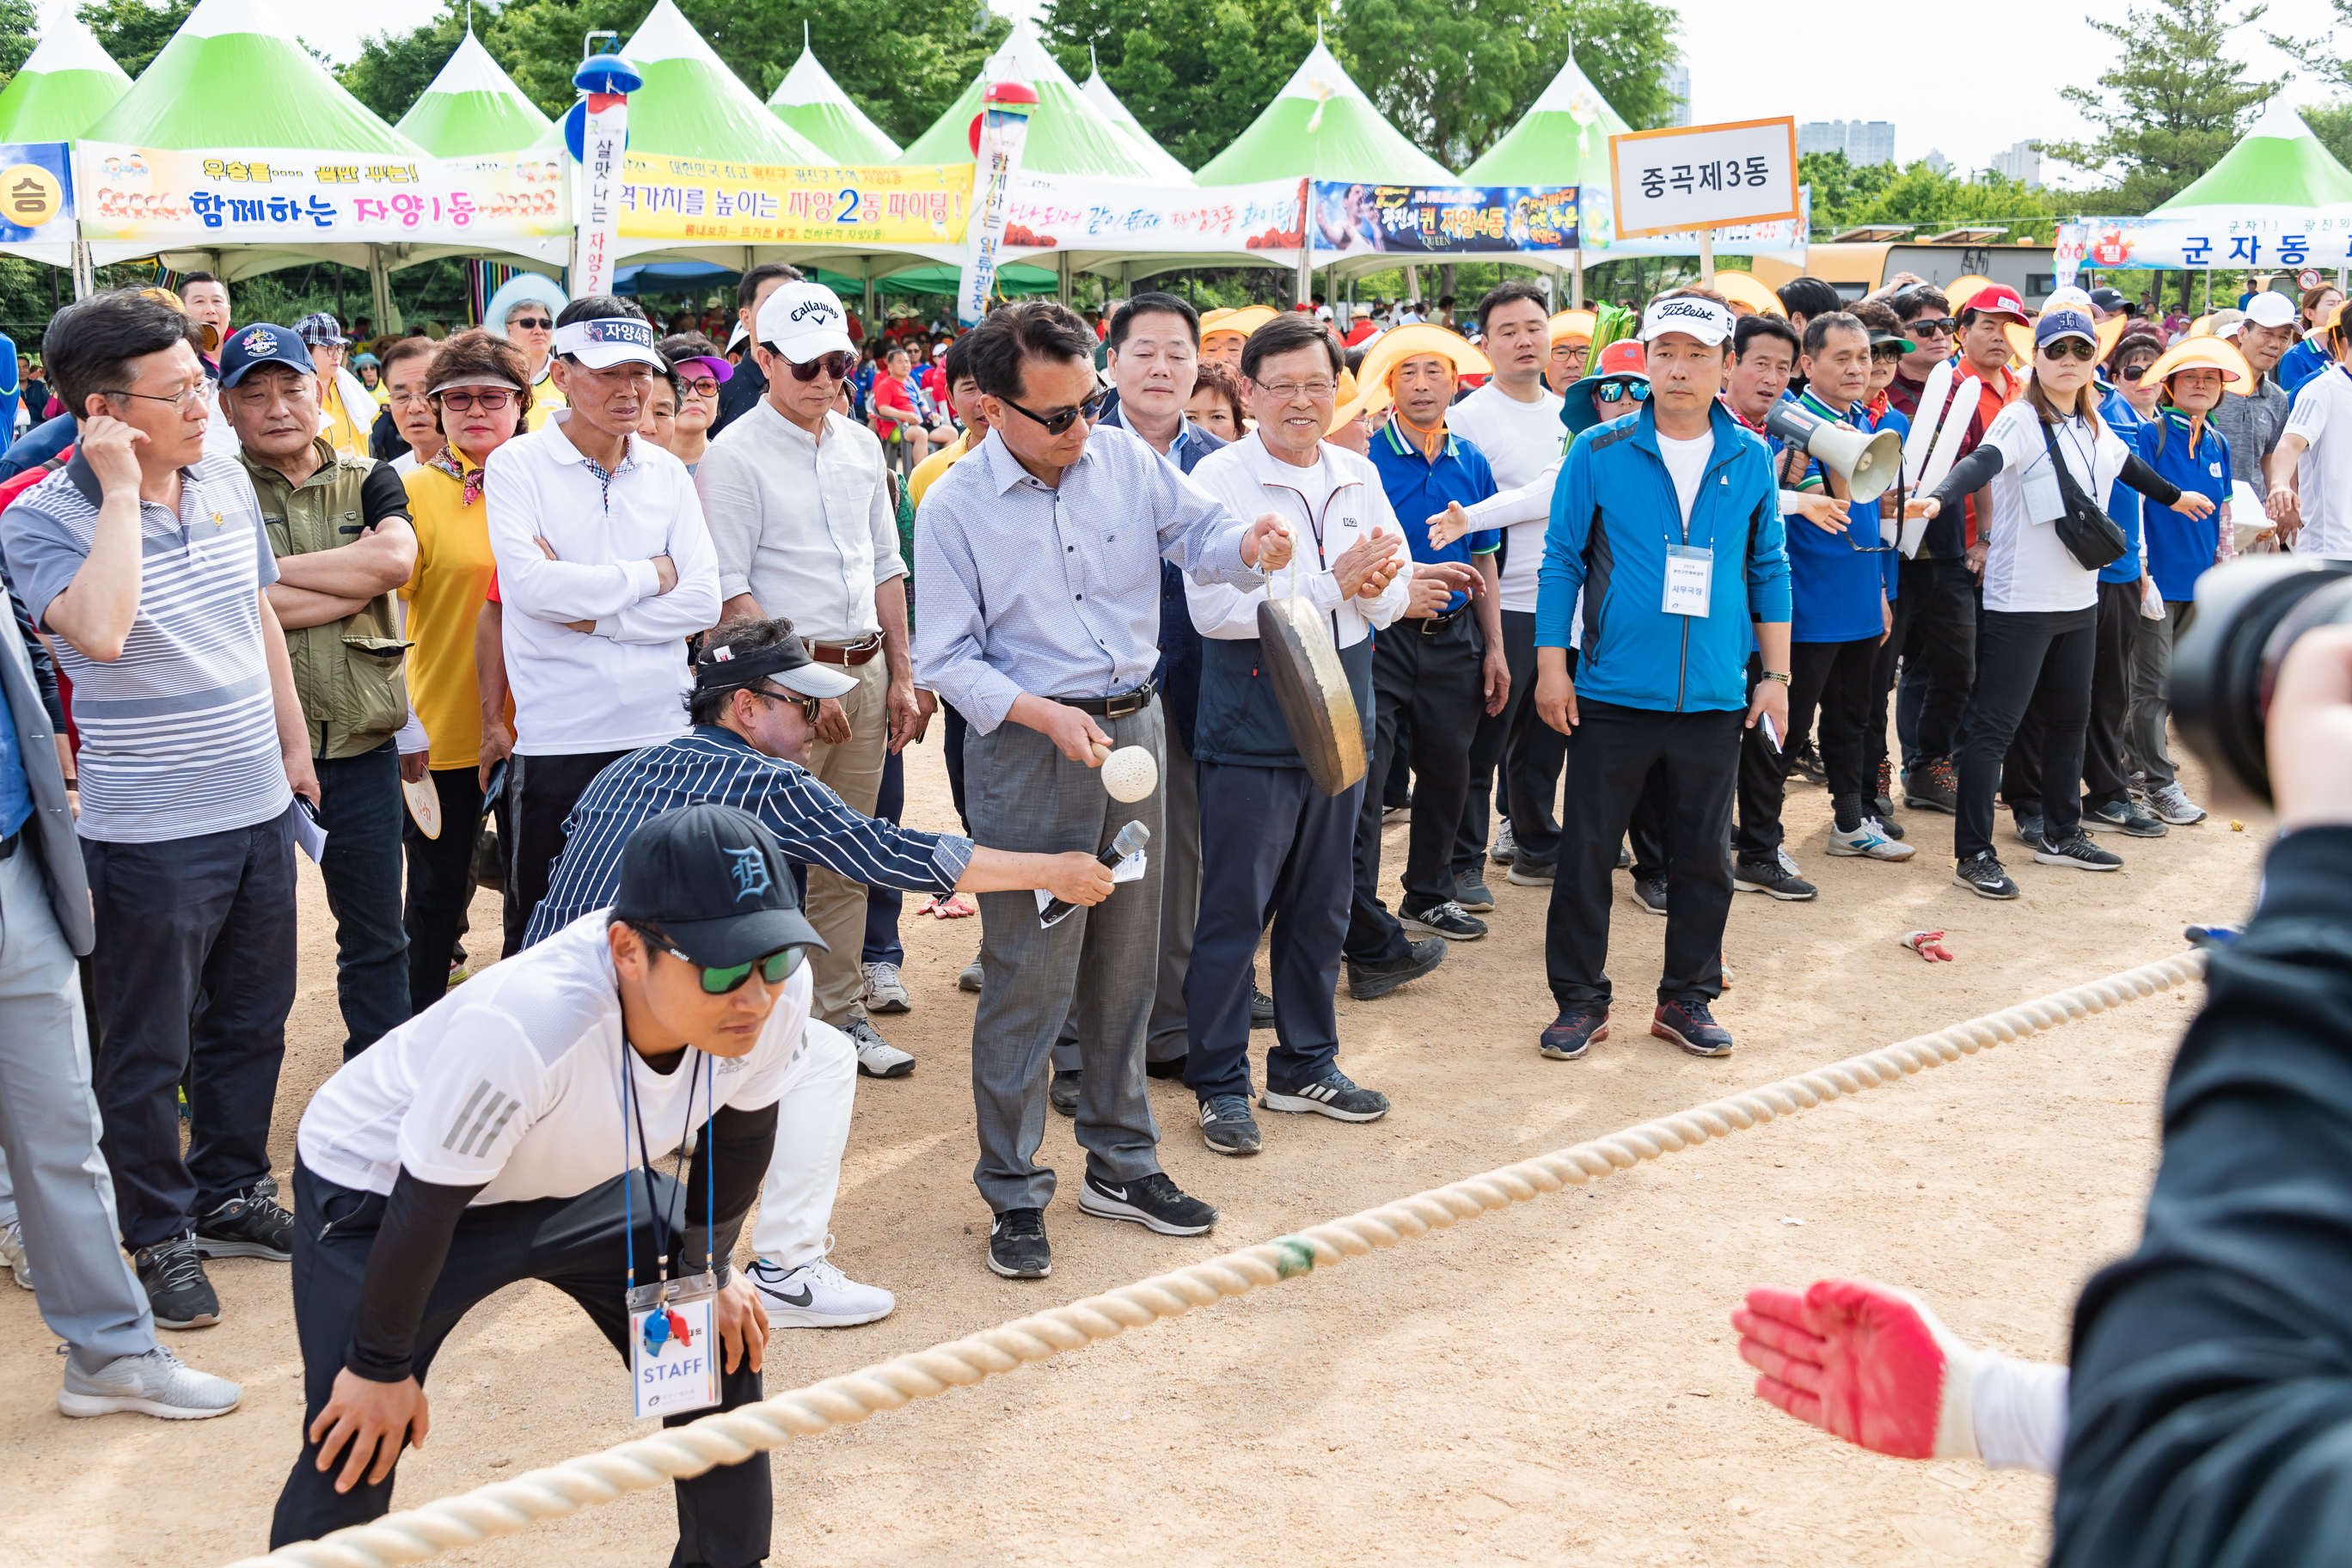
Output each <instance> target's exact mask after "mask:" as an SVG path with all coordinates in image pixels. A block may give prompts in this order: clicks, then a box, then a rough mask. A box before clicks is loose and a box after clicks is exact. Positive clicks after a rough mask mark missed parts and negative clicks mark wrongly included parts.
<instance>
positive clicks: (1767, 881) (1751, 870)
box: [1731, 860, 1821, 904]
mask: <svg viewBox="0 0 2352 1568" xmlns="http://www.w3.org/2000/svg"><path fill="white" fill-rule="evenodd" d="M1731 889H1732V891H1734V892H1736V893H1769V894H1770V895H1771V896H1772V897H1774V898H1776V899H1778V900H1780V901H1781V902H1782V903H1795V904H1801V903H1803V902H1804V901H1805V900H1808V899H1811V898H1813V897H1815V896H1816V895H1818V894H1819V893H1820V892H1821V889H1819V888H1816V887H1814V886H1813V885H1812V884H1811V882H1808V881H1806V880H1805V879H1803V878H1802V877H1792V876H1790V875H1789V873H1788V872H1786V871H1784V870H1782V869H1781V868H1780V862H1779V861H1777V860H1774V861H1770V862H1769V863H1766V864H1762V865H1759V864H1758V863H1756V862H1755V861H1752V860H1743V861H1741V862H1740V863H1739V864H1738V865H1737V866H1735V867H1733V868H1732V870H1731Z"/></svg>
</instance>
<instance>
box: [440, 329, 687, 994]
mask: <svg viewBox="0 0 2352 1568" xmlns="http://www.w3.org/2000/svg"><path fill="white" fill-rule="evenodd" d="M668 368H669V367H668V366H667V364H666V363H664V362H663V360H662V357H661V354H660V353H659V352H658V351H657V350H656V348H655V347H654V333H653V327H652V325H651V323H649V322H648V321H646V319H645V316H644V314H643V313H642V312H641V311H639V310H638V309H637V307H636V306H635V305H634V304H632V303H630V302H629V301H628V300H620V299H615V298H614V297H613V296H611V295H603V294H592V295H589V296H587V297H586V298H584V299H579V300H573V301H572V303H570V304H569V305H566V306H565V307H564V308H563V310H562V311H561V312H560V313H559V314H558V316H557V318H556V328H555V367H554V369H552V370H551V371H550V372H549V373H548V374H549V377H550V379H551V380H552V381H553V382H554V384H555V387H556V390H557V391H559V392H561V393H562V394H563V395H564V399H565V402H566V404H567V405H568V406H566V407H563V408H560V409H558V410H557V411H556V413H555V415H554V416H553V417H551V419H549V421H548V422H547V423H546V424H545V425H543V426H541V427H540V428H538V429H536V430H532V431H530V432H529V433H527V434H525V435H521V436H518V437H514V438H513V439H512V440H509V441H507V442H504V443H502V444H500V446H499V449H498V450H497V451H495V452H493V453H491V454H490V456H489V458H488V460H487V461H486V462H485V464H484V476H485V478H484V483H483V486H482V494H483V497H484V505H485V507H486V508H487V510H488V525H489V535H490V550H491V553H492V554H493V555H495V556H496V557H497V559H498V565H499V580H498V593H499V599H500V601H501V602H502V605H503V608H502V610H501V612H500V616H499V641H500V645H501V647H502V649H503V652H504V654H505V664H506V675H507V684H508V689H509V691H510V693H511V694H512V696H513V699H514V709H515V717H514V728H515V742H514V751H513V752H512V753H511V755H510V756H509V761H508V769H507V810H508V820H509V823H510V824H511V826H512V828H513V841H512V842H511V843H510V844H509V845H508V847H507V848H508V863H507V886H506V945H505V949H504V951H505V953H506V955H507V956H509V957H511V956H513V955H514V954H515V953H516V952H519V951H520V949H521V947H522V936H523V928H524V927H525V926H526V925H527V924H528V923H529V921H530V911H531V910H532V908H533V907H534V906H536V905H537V904H538V902H539V900H541V898H542V897H543V896H545V894H546V892H547V878H548V871H549V868H551V866H553V865H554V863H555V858H556V856H558V855H559V854H561V853H562V850H563V820H564V818H565V817H566V816H569V815H570V814H571V811H572V805H573V803H574V802H576V801H577V800H578V799H579V798H580V792H581V791H582V790H583V789H585V788H586V787H587V785H588V781H589V780H591V779H593V778H594V777H595V776H596V775H597V773H600V772H602V771H603V770H604V766H605V764H607V763H612V762H614V761H615V760H616V759H618V758H619V757H621V756H622V755H623V754H624V753H625V752H634V751H635V750H636V749H637V748H638V747H639V746H647V745H652V744H653V743H655V742H658V741H666V740H667V739H669V737H671V736H672V735H675V734H677V732H678V731H680V730H683V729H684V728H686V715H685V713H684V712H683V711H682V710H681V708H680V704H679V699H680V697H681V696H682V695H683V694H684V693H685V691H686V689H687V685H688V680H687V673H686V639H687V638H688V637H691V636H693V635H694V634H695V633H697V632H700V631H705V630H707V629H709V627H710V626H712V625H714V624H716V623H717V621H718V619H719V563H718V558H717V557H716V555H715V554H714V553H713V552H712V550H711V544H710V531H709V529H707V528H706V527H704V526H703V521H702V503H701V502H700V501H699V500H697V499H696V496H695V491H694V479H693V477H692V476H691V475H689V474H688V472H687V471H686V465H685V464H683V463H681V462H679V461H678V460H677V458H674V457H672V456H671V455H670V454H669V453H667V452H665V451H663V450H662V449H661V448H660V447H656V446H655V445H654V444H653V443H652V442H650V441H646V440H642V439H640V438H639V437H638V436H637V433H636V432H637V424H638V421H639V419H640V418H641V416H643V414H644V412H645V404H646V397H647V396H648V395H649V394H650V393H651V392H652V389H653V384H654V378H655V377H656V376H657V375H663V374H667V372H668Z"/></svg>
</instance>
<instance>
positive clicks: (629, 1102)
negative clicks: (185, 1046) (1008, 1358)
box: [269, 805, 821, 1568]
mask: <svg viewBox="0 0 2352 1568" xmlns="http://www.w3.org/2000/svg"><path fill="white" fill-rule="evenodd" d="M819 945H821V944H820V943H819V942H818V940H817V936H816V932H815V931H814V929H813V928H812V927H811V926H810V925H809V923H808V921H806V920H805V919H804V918H803V916H802V914H801V912H800V908H799V904H798V901H797V897H796V895H795V893H794V890H793V879H792V875H791V870H790V868H789V867H788V866H787V865H786V864H785V862H784V858H783V855H782V851H781V850H780V849H779V848H778V847H777V845H776V841H775V839H774V837H772V835H771V834H770V833H769V832H768V830H767V828H765V827H764V826H761V824H760V823H759V822H758V821H757V820H756V819H755V818H753V817H751V816H748V815H746V814H745V813H742V812H740V811H737V810H735V809H733V808H732V807H730V806H722V805H692V806H688V807H686V808H685V809H683V810H680V811H674V812H669V813H667V814H666V815H664V816H657V817H655V818H653V819H652V820H650V821H648V822H646V824H645V825H644V826H642V827H640V828H638V829H637V831H636V833H635V835H634V836H633V837H631V838H630V840H629V844H628V847H627V848H626V849H625V851H624V852H623V854H622V858H621V882H620V890H619V893H618V895H617V896H616V897H615V898H614V901H613V904H612V906H611V908H609V909H605V910H596V911H594V912H593V913H591V914H588V915H585V916H583V917H582V918H581V919H580V920H578V921H573V922H572V924H571V925H569V926H567V927H565V928H564V930H563V931H562V932H560V933H559V934H557V935H556V936H553V937H551V938H550V939H549V940H548V941H546V942H541V943H540V944H538V945H537V946H535V947H532V948H531V949H530V950H529V951H528V952H524V953H522V954H520V956H518V957H515V958H512V959H509V960H508V961H506V962H505V963H500V964H499V965H498V967H497V968H495V969H493V970H491V971H489V972H488V973H486V974H483V975H481V976H480V977H478V979H476V980H475V981H474V983H473V984H469V985H467V986H465V987H463V988H462V989H460V990H457V991H453V992H451V993H450V994H449V995H448V997H447V998H446V1000H444V1001H442V1002H440V1003H437V1004H436V1005H434V1006H432V1007H430V1008H428V1009H427V1010H425V1012H423V1013H421V1014H419V1015H417V1016H415V1018H412V1019H410V1020H409V1021H408V1022H407V1023H405V1024H404V1025H402V1026H400V1027H398V1028H396V1029H394V1031H393V1032H392V1033H391V1034H389V1035H386V1036H385V1037H383V1039H382V1040H380V1041H378V1042H377V1043H376V1045H375V1046H374V1047H373V1048H371V1049H370V1050H369V1051H368V1052H367V1053H366V1054H365V1055H364V1056H362V1057H361V1058H358V1059H357V1060H355V1061H353V1062H352V1063H351V1064H350V1065H349V1066H347V1067H345V1068H343V1069H342V1070H341V1072H338V1073H337V1074H336V1075H335V1076H334V1077H333V1078H331V1079H329V1080H328V1081H327V1084H326V1086H325V1087H324V1088H322V1089H320V1091H319V1093H318V1095H317V1096H316V1098H314V1099H313V1100H311V1101H310V1109H309V1110H308V1111H306V1112H305V1113H304V1115H303V1118H302V1126H301V1131H300V1133H299V1137H298V1139H297V1143H296V1146H297V1152H298V1159H297V1162H296V1164H295V1170H294V1194H295V1240H294V1320H295V1327H296V1331H297V1333H298V1335H299V1340H300V1342H301V1347H302V1366H303V1382H304V1393H305V1400H306V1405H305V1411H304V1427H303V1444H302V1455H301V1458H299V1459H297V1460H296V1461H295V1463H294V1470H293V1474H292V1475H291V1476H289V1478H288V1479H287V1482H286V1489H285V1490H284V1492H283V1493H281V1494H280V1495H279V1497H278V1511H277V1515H276V1518H275V1520H274V1521H272V1524H271V1527H270V1537H269V1539H270V1546H271V1548H272V1549H273V1550H274V1549H276V1548H277V1547H279V1546H283V1545H286V1544H288V1543H289V1542H297V1541H303V1540H309V1539H312V1538H315V1537H318V1536H321V1535H324V1534H326V1533H327V1532H328V1531H332V1530H339V1529H341V1528H343V1527H344V1526H347V1525H352V1524H360V1523H363V1522H365V1521H369V1520H372V1519H375V1518H377V1517H379V1516H381V1515H382V1514H383V1513H384V1511H385V1510H387V1509H388V1508H389V1507H390V1504H391V1500H392V1479H393V1468H394V1464H395V1463H396V1462H397V1460H398V1459H399V1457H400V1451H401V1449H402V1448H404V1447H407V1446H409V1445H411V1444H415V1445H418V1446H421V1445H422V1444H423V1442H424V1440H425V1430H426V1427H427V1426H428V1424H429V1422H428V1414H427V1410H426V1405H425V1393H424V1390H423V1388H422V1386H421V1384H422V1382H423V1379H424V1376H425V1372H426V1370H427V1369H428V1368H429V1367H430V1366H431V1364H432V1361H433V1357H434V1354H435V1353H436V1352H437V1351H438V1350H439V1349H440V1347H441V1344H442V1342H444V1341H445V1340H446V1339H447V1338H448V1336H449V1334H450V1332H451V1331H453V1330H454V1329H456V1328H457V1324H458V1323H459V1321H461V1320H462V1319H463V1318H464V1316H465V1314H466V1313H467V1311H468V1310H470V1309H472V1308H473V1307H474V1306H475V1305H476V1304H477V1303H478V1302H480V1301H482V1300H485V1299H486V1298H488V1296H490V1295H491V1294H492V1293H494V1292H495V1291H498V1290H499V1289H503V1288H504V1287H506V1286H508V1285H511V1284H514V1283H515V1282H517V1281H519V1280H523V1279H541V1280H544V1281H546V1282H547V1283H549V1284H551V1285H553V1286H554V1287H556V1289H560V1290H562V1291H563V1292H564V1293H565V1294H566V1295H568V1296H570V1297H571V1298H572V1300H575V1301H577V1302H579V1303H580V1306H581V1308H582V1310H584V1311H586V1312H587V1314H588V1316H589V1319H590V1320H591V1321H593V1322H594V1323H595V1325H596V1327H597V1328H598V1329H600V1330H601V1331H603V1332H604V1337H605V1338H606V1339H608V1340H610V1341H611V1342H612V1343H613V1346H614V1349H615V1350H617V1351H619V1352H621V1354H622V1359H623V1361H624V1363H625V1364H626V1365H627V1366H628V1368H629V1372H628V1374H627V1376H626V1377H614V1378H612V1379H611V1380H610V1382H609V1384H606V1386H605V1392H604V1398H605V1401H606V1404H607V1406H608V1408H609V1409H610V1411H611V1414H612V1415H613V1416H614V1419H615V1420H616V1421H622V1420H627V1419H630V1418H631V1416H632V1414H633V1413H634V1414H635V1415H650V1414H663V1415H664V1416H665V1420H664V1424H665V1425H677V1424H678V1423H681V1422H684V1421H688V1420H692V1419H694V1418H695V1416H696V1415H699V1414H701V1413H702V1412H704V1411H706V1410H708V1409H710V1408H713V1407H716V1408H719V1409H727V1410H732V1409H735V1408H736V1407H738V1406H740V1405H746V1404H750V1403H752V1402H754V1401H756V1400H758V1399H759V1398H761V1385H760V1363H761V1352H762V1351H763V1349H764V1347H765V1344H766V1341H767V1317H766V1314H765V1313H764V1312H763V1311H762V1310H761V1306H760V1302H759V1297H758V1295H757V1294H756V1293H755V1292H754V1291H753V1289H751V1284H750V1282H749V1281H748V1280H745V1279H740V1278H738V1277H735V1276H734V1275H733V1271H732V1268H730V1257H731V1255H732V1253H733V1251H734V1247H735V1237H736V1232H737V1230H738V1229H739V1228H740V1226H741V1224H742V1220H743V1215H744V1213H745V1211H747V1210H748V1209H749V1208H750V1207H751V1200H752V1198H753V1196H754V1195H755V1194H757V1193H758V1191H759V1188H760V1178H761V1173H763V1172H764V1171H765V1170H766V1169H767V1165H768V1158H769V1153H770V1150H771V1146H772V1143H773V1142H774V1140H775V1128H776V1103H777V1101H778V1100H779V1099H780V1098H782V1095H783V1094H784V1093H785V1092H786V1091H788V1090H789V1089H791V1087H792V1085H793V1080H794V1079H796V1078H797V1077H798V1076H799V1075H800V1074H801V1072H802V1071H803V1069H804V1068H805V1067H806V1047H805V1044H804V1040H803V1034H804V1026H805V1025H806V1023H807V1020H808V1010H809V989H810V988H809V971H808V966H807V964H806V963H805V962H804V961H803V960H804V956H805V954H806V952H807V951H808V950H809V949H810V948H812V947H814V946H819ZM698 1131H699V1137H698V1139H697V1140H696V1142H695V1151H696V1152H695V1154H694V1156H693V1159H692V1171H691V1173H690V1175H688V1177H687V1179H686V1180H684V1181H683V1182H681V1181H680V1180H678V1179H677V1176H678V1172H677V1166H678V1165H682V1164H684V1163H686V1162H685V1160H684V1158H683V1157H682V1156H677V1157H676V1158H675V1162H674V1163H671V1168H670V1169H669V1170H668V1171H666V1172H663V1173H656V1172H655V1170H654V1169H653V1165H654V1163H655V1160H656V1157H657V1156H662V1157H667V1156H670V1155H671V1152H673V1151H677V1150H679V1149H681V1148H682V1147H683V1146H684V1145H685V1144H686V1143H687V1142H688V1139H689V1138H690V1137H693V1136H694V1135H695V1134H696V1133H697V1132H698ZM664 1282H667V1286H666V1288H665V1286H664ZM680 1388H684V1389H688V1390H692V1391H693V1392H689V1393H688V1394H683V1395H680V1394H677V1393H676V1392H674V1391H675V1390H677V1389H680ZM648 1390H651V1391H653V1392H651V1393H650V1394H649V1392H648ZM714 1395H715V1397H713V1396H714ZM673 1411H674V1412H675V1414H669V1412H673ZM771 1511H772V1499H771V1492H770V1489H769V1479H768V1461H767V1458H766V1456H765V1455H754V1456H753V1457H752V1458H749V1459H747V1460H745V1461H744V1462H742V1463H741V1464H738V1465H723V1466H720V1467H719V1468H716V1469H713V1470H710V1471H709V1472H707V1473H705V1474H703V1475H700V1476H697V1477H694V1478H691V1479H684V1480H680V1481H679V1482H678V1483H677V1513H678V1546H677V1555H676V1556H675V1558H673V1560H672V1561H673V1562H674V1563H678V1564H688V1563H692V1564H705V1565H708V1568H751V1565H752V1564H755V1563H760V1562H761V1560H762V1559H764V1558H765V1557H766V1556H767V1555H768V1549H769V1526H770V1518H771Z"/></svg>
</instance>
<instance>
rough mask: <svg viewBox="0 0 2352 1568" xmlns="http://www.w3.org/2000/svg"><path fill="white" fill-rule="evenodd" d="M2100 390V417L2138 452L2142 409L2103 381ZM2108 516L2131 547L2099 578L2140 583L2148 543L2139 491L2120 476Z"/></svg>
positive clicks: (2109, 496) (2109, 499) (2102, 569)
mask: <svg viewBox="0 0 2352 1568" xmlns="http://www.w3.org/2000/svg"><path fill="white" fill-rule="evenodd" d="M2099 391H2100V398H2099V417H2100V418H2102V419H2104V420H2105V421H2106V422H2107V428H2109V429H2110V430H2113V431H2114V432H2115V433H2116V437H2118V438H2119V439H2120V440H2121V441H2122V442H2123V444H2124V446H2125V447H2126V448H2128V449H2129V450H2131V451H2134V452H2137V451H2138V450H2139V427H2140V426H2142V425H2145V424H2147V421H2146V420H2145V419H2142V418H2141V417H2140V416H2139V410H2138V409H2137V408H2134V407H2133V406H2132V405H2131V400H2130V399H2129V398H2127V397H2126V396H2125V395H2123V393H2122V392H2121V391H2120V390H2119V389H2117V388H2116V387H2113V386H2109V385H2107V384H2105V382H2101V383H2100V384H2099ZM2107 515H2108V516H2109V517H2111V518H2114V519H2115V520H2116V527H2117V528H2120V529H2122V530H2123V531H2124V539H2125V542H2126V543H2128V544H2129V545H2130V548H2129V549H2127V550H2126V551H2125V552H2123V553H2122V554H2121V555H2118V556H2116V558H2115V559H2114V560H2113V561H2110V562H2108V563H2106V564H2105V566H2102V567H2100V568H2099V581H2100V582H2102V583H2137V582H2138V581H2139V580H2140V577H2141V576H2142V574H2143V573H2144V571H2145V563H2146V562H2147V546H2146V544H2145V543H2144V542H2142V540H2141V538H2140V515H2139V492H2138V491H2137V490H2136V489H2132V488H2131V487H2130V486H2129V485H2127V484H2126V483H2124V482H2123V481H2122V480H2121V479H2117V480H2116V483H2115V488H2114V489H2110V490H2108V491H2107Z"/></svg>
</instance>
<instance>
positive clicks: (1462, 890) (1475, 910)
mask: <svg viewBox="0 0 2352 1568" xmlns="http://www.w3.org/2000/svg"><path fill="white" fill-rule="evenodd" d="M1454 903H1455V904H1457V905H1459V906H1460V907H1461V908H1463V909H1465V910H1469V911H1470V912H1471V913H1472V914H1474V915H1483V914H1485V913H1486V912H1487V911H1488V910H1492V909H1493V908H1494V907H1495V895H1494V894H1492V893H1490V892H1488V891H1487V890H1486V879H1485V878H1483V877H1481V876H1479V875H1478V873H1477V872H1476V871H1475V870H1474V871H1471V872H1469V873H1467V874H1465V875H1461V876H1456V877H1455V878H1454Z"/></svg>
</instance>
